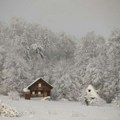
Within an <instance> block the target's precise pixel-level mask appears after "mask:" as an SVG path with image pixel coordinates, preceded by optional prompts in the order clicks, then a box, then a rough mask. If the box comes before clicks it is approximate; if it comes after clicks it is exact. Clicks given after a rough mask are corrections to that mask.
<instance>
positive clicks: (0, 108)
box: [0, 101, 19, 117]
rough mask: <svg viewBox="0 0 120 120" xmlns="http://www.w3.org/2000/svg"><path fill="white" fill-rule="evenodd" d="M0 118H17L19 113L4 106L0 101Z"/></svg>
mask: <svg viewBox="0 0 120 120" xmlns="http://www.w3.org/2000/svg"><path fill="white" fill-rule="evenodd" d="M0 116H3V117H18V116H19V113H18V111H17V110H16V109H14V108H12V107H11V106H9V105H7V104H4V103H2V102H1V101H0Z"/></svg>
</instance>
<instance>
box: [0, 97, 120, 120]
mask: <svg viewBox="0 0 120 120" xmlns="http://www.w3.org/2000/svg"><path fill="white" fill-rule="evenodd" d="M0 99H1V100H2V101H3V102H4V103H6V104H9V105H10V106H12V107H14V108H16V109H17V110H18V111H19V112H20V113H21V117H11V118H9V117H0V120H120V108H118V107H115V106H112V105H106V106H99V107H97V106H85V105H81V104H80V103H79V102H68V101H40V100H39V99H31V100H24V99H20V100H17V101H14V100H10V99H9V98H8V97H5V96H0Z"/></svg>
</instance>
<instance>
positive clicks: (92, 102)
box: [87, 97, 106, 106]
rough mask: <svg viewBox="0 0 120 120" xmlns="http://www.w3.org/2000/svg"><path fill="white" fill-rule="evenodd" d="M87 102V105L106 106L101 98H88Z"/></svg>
mask: <svg viewBox="0 0 120 120" xmlns="http://www.w3.org/2000/svg"><path fill="white" fill-rule="evenodd" d="M87 101H88V105H98V106H101V105H104V104H106V102H105V101H104V100H103V99H102V98H91V97H88V98H87Z"/></svg>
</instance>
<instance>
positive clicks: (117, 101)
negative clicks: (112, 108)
mask: <svg viewBox="0 0 120 120" xmlns="http://www.w3.org/2000/svg"><path fill="white" fill-rule="evenodd" d="M112 103H113V104H114V105H116V106H117V107H120V95H119V96H118V97H116V98H115V99H114V100H113V101H112Z"/></svg>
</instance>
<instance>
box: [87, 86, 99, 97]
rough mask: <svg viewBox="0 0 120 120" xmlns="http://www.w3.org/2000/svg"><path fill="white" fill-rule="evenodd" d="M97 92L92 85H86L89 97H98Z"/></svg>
mask: <svg viewBox="0 0 120 120" xmlns="http://www.w3.org/2000/svg"><path fill="white" fill-rule="evenodd" d="M97 92H98V91H97V90H96V89H95V88H94V87H93V86H92V85H88V87H87V89H86V93H87V96H89V97H91V98H98V97H99V95H98V93H97Z"/></svg>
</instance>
